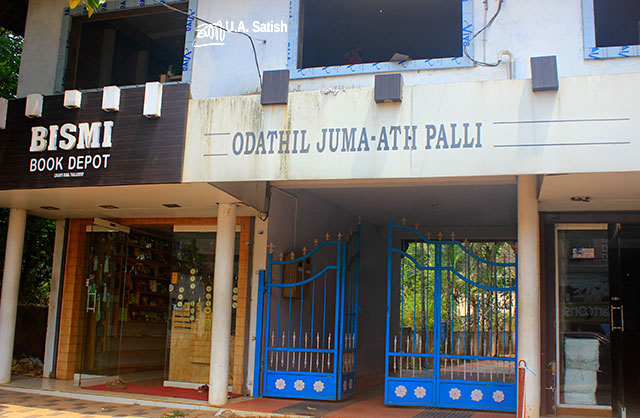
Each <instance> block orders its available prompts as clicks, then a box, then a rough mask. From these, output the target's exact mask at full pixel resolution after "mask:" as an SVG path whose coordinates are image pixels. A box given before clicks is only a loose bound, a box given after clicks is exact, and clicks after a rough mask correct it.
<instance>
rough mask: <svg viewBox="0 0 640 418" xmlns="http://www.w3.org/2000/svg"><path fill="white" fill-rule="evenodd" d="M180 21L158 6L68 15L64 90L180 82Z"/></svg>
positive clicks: (182, 19)
mask: <svg viewBox="0 0 640 418" xmlns="http://www.w3.org/2000/svg"><path fill="white" fill-rule="evenodd" d="M174 7H179V8H181V9H182V10H185V11H186V10H187V4H186V3H178V4H174ZM186 21H187V17H186V16H185V15H184V14H181V13H177V12H175V11H171V10H168V9H167V8H165V7H162V6H151V7H138V8H135V9H131V10H118V11H113V12H104V13H96V14H94V15H93V16H92V17H91V18H88V17H87V16H75V17H73V18H72V21H71V32H70V36H69V52H68V58H67V66H66V73H65V81H64V88H65V89H67V90H68V89H92V88H100V87H104V86H107V85H120V86H122V85H136V84H143V83H145V82H148V81H163V82H164V81H180V80H181V79H182V68H183V55H184V47H185V27H186Z"/></svg>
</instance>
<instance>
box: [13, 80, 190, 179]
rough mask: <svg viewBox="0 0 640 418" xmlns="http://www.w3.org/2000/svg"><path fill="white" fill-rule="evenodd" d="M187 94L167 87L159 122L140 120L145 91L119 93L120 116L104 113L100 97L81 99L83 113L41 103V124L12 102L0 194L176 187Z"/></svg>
mask: <svg viewBox="0 0 640 418" xmlns="http://www.w3.org/2000/svg"><path fill="white" fill-rule="evenodd" d="M188 89H189V86H188V85H186V84H179V85H169V86H164V92H163V102H162V116H161V117H160V118H154V119H150V118H146V117H144V116H143V115H142V107H143V100H144V88H131V89H122V90H121V99H120V110H119V111H118V112H105V111H103V110H102V106H101V103H102V92H93V93H84V94H83V97H82V107H81V108H80V109H67V108H65V107H63V96H47V97H45V98H44V105H43V111H42V117H40V118H27V117H26V116H25V115H24V110H25V102H26V99H18V100H12V101H10V102H9V110H8V115H7V129H6V130H0V190H8V189H36V188H51V187H73V186H104V185H109V186H113V185H128V184H159V183H179V182H180V181H181V174H182V162H183V156H184V136H185V124H186V115H187V103H188V97H189V91H188Z"/></svg>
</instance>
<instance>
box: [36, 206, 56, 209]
mask: <svg viewBox="0 0 640 418" xmlns="http://www.w3.org/2000/svg"><path fill="white" fill-rule="evenodd" d="M40 209H44V210H60V208H57V207H55V206H40Z"/></svg>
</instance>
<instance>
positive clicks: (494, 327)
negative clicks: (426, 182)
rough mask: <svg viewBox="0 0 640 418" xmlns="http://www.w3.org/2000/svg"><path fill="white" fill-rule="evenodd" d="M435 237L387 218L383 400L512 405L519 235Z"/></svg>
mask: <svg viewBox="0 0 640 418" xmlns="http://www.w3.org/2000/svg"><path fill="white" fill-rule="evenodd" d="M403 223H404V222H403ZM434 238H436V239H435V240H434V239H432V238H431V237H430V236H425V235H423V234H422V233H421V232H420V231H419V230H418V229H417V226H416V228H409V227H407V226H405V225H399V224H394V223H393V222H392V221H389V252H388V263H389V268H388V277H387V312H388V315H387V338H386V374H385V396H384V399H385V403H386V404H388V405H414V406H438V407H447V408H464V409H486V410H502V411H515V409H516V381H515V372H516V358H517V356H516V335H517V331H516V322H517V320H516V318H517V301H516V289H517V264H516V248H515V242H509V241H475V242H464V243H463V242H458V241H454V240H453V238H451V239H447V238H445V237H443V236H442V235H440V236H439V237H434Z"/></svg>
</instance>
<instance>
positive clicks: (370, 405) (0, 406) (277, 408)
mask: <svg viewBox="0 0 640 418" xmlns="http://www.w3.org/2000/svg"><path fill="white" fill-rule="evenodd" d="M229 406H230V407H231V408H234V409H236V410H244V411H242V412H240V411H239V412H238V413H239V414H242V415H243V416H244V417H252V418H260V417H264V416H265V415H270V413H277V414H278V415H279V416H294V415H297V416H300V415H303V416H309V417H317V418H320V417H323V418H497V417H505V418H506V417H509V418H510V417H513V416H514V415H513V414H499V413H478V412H475V413H474V412H471V411H451V410H434V409H414V408H390V407H386V406H384V405H382V399H381V398H380V399H378V397H375V398H371V399H366V400H364V399H363V400H357V399H354V400H352V401H350V402H348V403H344V402H338V403H335V402H333V403H330V402H306V403H300V401H292V400H282V399H280V400H278V399H253V400H251V401H244V402H239V403H236V404H232V405H229ZM175 411H176V410H175V409H173V408H162V407H152V406H141V405H121V404H115V403H107V402H97V401H88V400H79V399H69V398H62V397H56V396H46V395H38V394H30V393H22V392H14V391H6V390H0V417H11V418H49V417H56V418H115V417H123V418H162V417H163V416H168V417H180V416H183V415H179V414H175V413H174V412H175ZM179 411H180V412H183V413H186V414H187V415H186V417H187V418H218V417H221V418H237V415H236V414H234V413H232V412H231V411H223V412H222V413H219V414H216V413H215V412H211V411H198V410H188V409H181V410H179ZM280 414H282V415H280ZM290 414H291V415H290Z"/></svg>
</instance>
